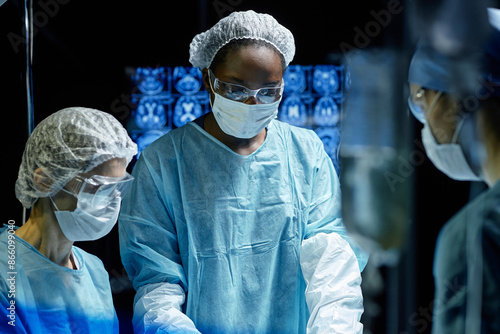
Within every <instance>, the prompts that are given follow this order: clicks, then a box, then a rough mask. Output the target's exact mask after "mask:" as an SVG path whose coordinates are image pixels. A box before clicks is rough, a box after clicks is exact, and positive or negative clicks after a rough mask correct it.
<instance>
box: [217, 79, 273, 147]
mask: <svg viewBox="0 0 500 334" xmlns="http://www.w3.org/2000/svg"><path fill="white" fill-rule="evenodd" d="M210 85H212V83H211V80H210ZM212 91H213V92H214V95H215V99H214V102H213V104H212V111H213V113H214V116H215V119H216V121H217V124H219V127H220V128H221V130H222V131H223V132H224V133H226V134H228V135H230V136H233V137H236V138H242V139H249V138H253V137H255V136H257V135H258V134H259V133H260V132H261V131H262V130H263V129H264V128H265V127H267V126H268V125H269V123H271V121H272V120H273V119H274V118H276V117H277V115H278V106H279V104H280V102H281V97H279V98H278V99H277V100H276V101H275V102H272V103H263V104H246V103H243V102H239V101H234V100H231V99H228V98H226V97H223V96H222V95H220V94H219V93H217V92H216V91H215V90H214V89H213V88H212Z"/></svg>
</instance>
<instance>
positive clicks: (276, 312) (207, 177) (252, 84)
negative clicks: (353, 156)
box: [119, 11, 366, 334]
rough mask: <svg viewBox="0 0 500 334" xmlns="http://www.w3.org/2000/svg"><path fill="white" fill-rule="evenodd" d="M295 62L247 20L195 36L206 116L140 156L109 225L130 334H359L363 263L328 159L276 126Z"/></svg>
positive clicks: (278, 36)
mask: <svg viewBox="0 0 500 334" xmlns="http://www.w3.org/2000/svg"><path fill="white" fill-rule="evenodd" d="M294 53H295V46H294V39H293V36H292V34H291V33H290V31H289V30H288V29H286V28H285V27H283V26H282V25H280V24H279V23H278V22H277V21H276V20H275V19H274V18H273V17H272V16H270V15H266V14H258V13H255V12H253V11H247V12H234V13H232V14H231V15H229V16H228V17H226V18H224V19H222V20H220V21H219V22H218V23H217V24H216V25H215V26H214V27H212V28H211V29H209V30H208V31H206V32H204V33H201V34H199V35H197V36H195V37H194V39H193V41H192V43H191V47H190V61H191V63H192V64H193V66H195V67H199V68H200V69H201V70H202V73H203V82H204V84H205V88H206V89H207V91H208V92H209V94H210V103H211V109H212V111H211V112H210V113H208V114H206V115H205V116H202V117H201V118H199V119H197V120H195V121H194V122H191V123H188V124H186V125H185V126H183V127H181V128H178V129H175V130H173V131H170V132H169V133H168V134H166V135H165V136H163V137H162V138H161V139H159V140H157V141H156V142H154V143H153V144H151V145H150V146H148V147H147V148H146V149H145V150H144V151H143V152H142V154H141V157H140V159H139V160H138V162H137V164H136V165H135V167H134V171H133V175H134V176H135V177H136V180H137V181H136V182H134V184H133V185H132V188H131V190H130V192H129V193H128V194H127V196H126V197H125V198H124V202H123V206H122V210H121V214H120V224H119V232H120V249H121V255H122V260H123V263H124V266H125V268H126V270H127V272H128V274H129V276H130V278H131V279H132V281H133V285H134V288H135V289H136V291H137V294H136V297H135V304H134V318H133V324H134V329H135V331H136V332H137V333H143V332H147V333H157V332H162V333H163V332H165V333H177V332H179V333H180V332H182V333H200V332H201V333H204V334H205V333H306V331H308V332H310V333H319V332H325V331H327V332H337V333H361V332H362V327H363V326H362V325H361V323H360V322H359V320H360V316H361V313H362V311H363V305H362V296H361V289H360V282H361V279H360V269H363V267H364V265H365V264H366V254H364V253H363V252H362V251H361V250H360V249H359V248H357V247H356V245H355V244H354V243H353V242H352V240H351V239H350V238H349V237H348V236H347V235H346V232H345V230H344V226H343V224H342V220H341V217H340V198H341V196H340V188H339V182H338V178H337V175H336V173H335V169H334V167H333V164H332V161H331V160H330V158H329V157H328V156H327V155H326V153H325V151H324V148H323V144H322V142H321V140H320V139H319V138H318V137H317V136H316V135H315V133H314V132H313V131H310V130H304V129H300V128H296V127H293V126H289V125H287V124H284V123H281V122H279V121H277V120H276V115H277V113H278V105H279V103H280V100H281V96H282V93H283V73H284V72H285V70H286V67H287V66H288V64H289V63H290V61H291V60H292V58H293V56H294ZM356 255H358V256H359V263H358V259H357V257H356Z"/></svg>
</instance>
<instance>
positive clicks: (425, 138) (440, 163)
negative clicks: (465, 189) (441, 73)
mask: <svg viewBox="0 0 500 334" xmlns="http://www.w3.org/2000/svg"><path fill="white" fill-rule="evenodd" d="M440 96H441V92H439V93H438V94H437V95H436V97H435V98H434V101H433V102H432V104H431V106H430V108H429V111H428V114H429V115H430V114H431V113H432V112H433V111H434V108H435V106H436V104H437V100H438V99H439V97H440ZM463 122H464V120H463V119H462V120H461V121H460V123H459V124H458V125H457V129H456V130H455V133H454V135H453V138H452V140H451V143H449V144H438V143H437V141H436V139H435V138H434V135H433V134H432V132H431V128H430V126H429V122H425V123H424V128H423V129H422V142H423V144H424V148H425V152H426V153H427V156H428V157H429V159H431V161H432V163H433V164H434V166H436V168H437V169H439V170H440V171H441V172H443V173H445V174H446V175H447V176H448V177H450V178H452V179H454V180H458V181H482V179H481V178H480V177H478V176H477V175H476V174H475V173H474V172H473V171H472V169H471V167H470V165H469V163H468V162H467V159H465V155H464V152H463V150H462V147H461V146H460V145H459V144H457V138H458V134H459V133H460V129H461V128H462V125H463Z"/></svg>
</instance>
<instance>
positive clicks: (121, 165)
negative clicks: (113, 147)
mask: <svg viewBox="0 0 500 334" xmlns="http://www.w3.org/2000/svg"><path fill="white" fill-rule="evenodd" d="M126 169H127V159H125V158H113V159H110V160H107V161H105V162H103V163H102V164H100V165H98V166H97V167H95V168H94V169H92V170H91V171H89V172H87V173H84V174H82V176H83V177H91V176H93V175H101V176H110V177H123V176H125V172H126Z"/></svg>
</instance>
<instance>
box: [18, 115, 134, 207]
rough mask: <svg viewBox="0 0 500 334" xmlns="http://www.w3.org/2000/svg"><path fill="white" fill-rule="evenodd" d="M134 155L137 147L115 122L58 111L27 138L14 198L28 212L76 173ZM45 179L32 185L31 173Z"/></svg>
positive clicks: (114, 120)
mask: <svg viewBox="0 0 500 334" xmlns="http://www.w3.org/2000/svg"><path fill="white" fill-rule="evenodd" d="M136 153H137V145H136V144H135V143H134V142H133V141H132V139H130V137H129V136H128V134H127V131H126V130H125V129H124V128H123V126H122V125H121V124H120V122H118V120H117V119H116V118H114V117H113V116H112V115H110V114H107V113H105V112H102V111H99V110H95V109H89V108H81V107H74V108H66V109H62V110H60V111H58V112H56V113H54V114H52V115H50V116H49V117H47V118H46V119H44V120H43V121H42V122H40V124H38V126H37V127H36V128H35V130H34V131H33V133H32V134H31V136H30V137H29V139H28V141H27V143H26V147H25V149H24V154H23V157H22V162H21V166H20V167H19V174H18V177H17V181H16V197H17V199H18V200H19V201H20V202H21V203H22V204H23V206H24V207H26V208H30V207H31V206H33V204H34V203H35V202H36V201H37V199H38V198H39V197H46V196H51V195H54V194H55V193H57V192H58V191H59V190H61V188H62V187H63V186H64V185H66V184H67V183H68V182H69V181H70V180H71V179H72V178H74V177H75V176H76V175H78V174H79V173H86V172H88V171H90V170H92V169H93V168H95V167H97V166H98V165H100V164H102V163H103V162H105V161H108V160H110V159H113V158H126V159H127V164H128V163H129V162H130V161H131V160H132V158H133V156H134V155H135V154H136ZM38 168H40V169H41V171H42V172H43V173H44V174H45V175H46V178H44V179H43V185H44V187H46V188H43V187H39V188H37V186H36V185H35V182H34V177H35V171H36V170H37V169H38Z"/></svg>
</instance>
